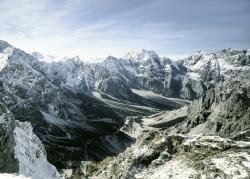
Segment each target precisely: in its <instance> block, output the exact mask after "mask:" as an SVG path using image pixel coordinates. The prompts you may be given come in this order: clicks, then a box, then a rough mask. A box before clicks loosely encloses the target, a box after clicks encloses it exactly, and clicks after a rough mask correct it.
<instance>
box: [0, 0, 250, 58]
mask: <svg viewBox="0 0 250 179" xmlns="http://www.w3.org/2000/svg"><path fill="white" fill-rule="evenodd" d="M249 8H250V1H248V0H238V1H234V0H219V1H218V0H211V1H199V0H191V1H184V0H176V1H170V0H154V1H153V0H134V1H122V0H98V1H97V0H83V1H80V0H64V1H59V0H52V1H49V0H41V1H32V0H13V1H7V0H3V1H2V2H1V3H0V10H1V16H0V21H1V23H0V37H1V39H2V40H5V41H8V42H9V43H11V44H12V45H13V46H15V47H18V48H20V49H23V50H25V51H27V52H29V53H31V52H33V51H38V52H40V53H42V54H50V55H54V56H68V57H73V56H76V55H79V56H80V57H81V58H82V59H84V60H86V59H93V58H105V57H107V56H109V55H112V56H116V57H122V56H124V55H125V54H126V53H128V52H130V51H133V50H137V49H142V48H143V49H146V50H154V51H156V53H157V54H159V55H160V56H165V57H170V58H175V59H177V58H181V57H185V56H188V55H191V54H193V53H196V52H198V51H199V50H202V51H217V50H220V49H223V48H228V47H232V48H236V49H244V48H249V46H250V35H249V30H250V25H249V23H247V22H249V20H250V11H249Z"/></svg>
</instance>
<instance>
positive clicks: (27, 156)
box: [0, 101, 60, 179]
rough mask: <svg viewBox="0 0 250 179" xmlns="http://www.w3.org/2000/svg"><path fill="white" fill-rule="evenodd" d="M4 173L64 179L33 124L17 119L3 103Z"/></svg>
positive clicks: (0, 112)
mask: <svg viewBox="0 0 250 179" xmlns="http://www.w3.org/2000/svg"><path fill="white" fill-rule="evenodd" d="M0 141H1V144H0V160H1V162H0V172H1V173H16V174H18V175H23V176H27V177H32V178H37V179H43V178H48V179H49V178H50V179H52V178H60V175H59V173H58V172H57V170H56V168H55V167H54V166H53V165H51V164H50V163H49V162H48V161H47V156H46V152H45V149H44V147H43V145H42V142H41V141H40V140H39V138H38V137H37V136H36V135H35V134H34V133H33V128H32V126H31V124H30V123H29V122H24V123H23V122H20V121H16V120H15V119H14V116H13V114H11V112H10V111H9V110H8V109H7V108H6V107H5V106H4V104H3V102H2V101H1V102H0Z"/></svg>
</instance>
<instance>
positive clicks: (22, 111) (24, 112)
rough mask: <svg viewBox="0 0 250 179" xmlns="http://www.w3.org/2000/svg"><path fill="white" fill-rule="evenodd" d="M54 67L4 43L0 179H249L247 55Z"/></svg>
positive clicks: (142, 56) (133, 56)
mask: <svg viewBox="0 0 250 179" xmlns="http://www.w3.org/2000/svg"><path fill="white" fill-rule="evenodd" d="M51 59H52V60H56V57H53V56H48V55H47V56H46V55H42V54H40V53H38V52H34V53H32V54H29V53H26V52H24V51H22V50H20V49H18V48H15V47H13V46H12V45H10V44H9V43H7V42H5V41H0V173H1V174H0V178H1V177H9V178H11V177H13V178H32V179H54V178H72V179H78V178H92V179H106V178H107V179H110V178H113V179H118V178H119V179H133V178H140V179H144V178H148V179H165V178H178V179H179V178H181V179H183V178H194V179H199V178H217V179H219V178H220V179H224V178H235V179H236V178H241V179H243V178H246V179H247V178H250V49H248V50H234V49H223V50H220V51H218V52H215V53H209V52H202V51H200V52H198V53H197V54H195V55H192V56H189V57H187V58H183V59H180V60H178V61H174V60H171V59H169V58H165V57H159V56H158V55H157V54H156V53H155V52H154V51H146V50H143V49H142V50H138V51H133V52H131V53H128V54H127V55H126V56H125V57H123V58H116V57H113V56H109V57H107V58H106V59H102V60H99V61H97V62H93V63H89V62H84V61H82V60H81V59H80V58H79V57H74V58H67V57H65V58H63V59H59V60H58V59H57V62H50V63H48V62H47V61H51Z"/></svg>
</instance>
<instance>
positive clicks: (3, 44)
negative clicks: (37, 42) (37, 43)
mask: <svg viewBox="0 0 250 179" xmlns="http://www.w3.org/2000/svg"><path fill="white" fill-rule="evenodd" d="M8 47H12V46H11V45H10V44H9V43H8V42H6V41H4V40H0V52H2V51H3V50H5V49H6V48H8Z"/></svg>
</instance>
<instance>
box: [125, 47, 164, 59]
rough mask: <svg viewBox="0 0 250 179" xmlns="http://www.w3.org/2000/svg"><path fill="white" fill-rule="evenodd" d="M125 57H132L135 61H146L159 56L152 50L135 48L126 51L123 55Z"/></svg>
mask: <svg viewBox="0 0 250 179" xmlns="http://www.w3.org/2000/svg"><path fill="white" fill-rule="evenodd" d="M125 58H126V59H132V60H135V61H147V60H150V59H155V58H159V57H158V55H157V54H156V53H155V52H154V51H152V50H150V51H147V50H145V49H139V50H135V51H132V52H130V53H128V54H127V55H126V56H125Z"/></svg>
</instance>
